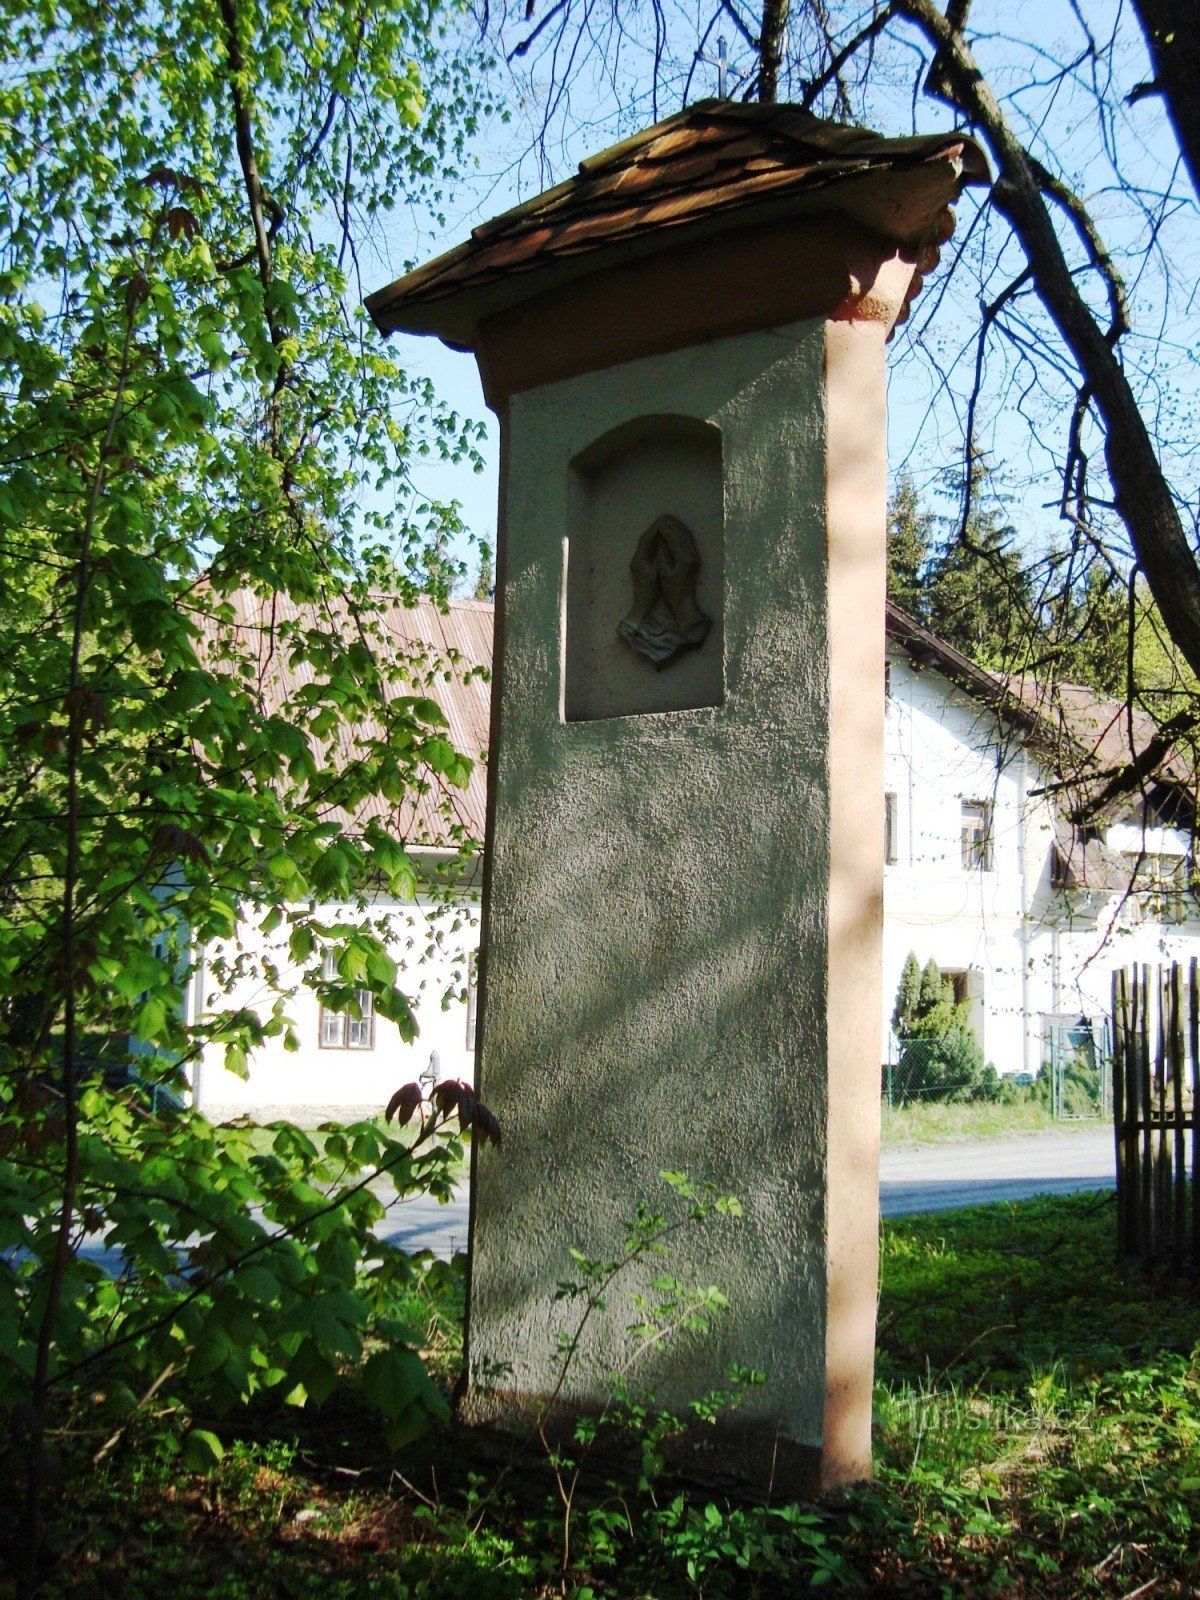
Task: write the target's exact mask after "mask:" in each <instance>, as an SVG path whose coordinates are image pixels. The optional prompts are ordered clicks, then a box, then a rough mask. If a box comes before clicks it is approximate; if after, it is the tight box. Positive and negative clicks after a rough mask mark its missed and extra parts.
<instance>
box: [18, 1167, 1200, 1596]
mask: <svg viewBox="0 0 1200 1600" xmlns="http://www.w3.org/2000/svg"><path fill="white" fill-rule="evenodd" d="M1113 1233H1114V1215H1113V1202H1112V1199H1111V1197H1109V1196H1101V1197H1096V1196H1094V1195H1084V1196H1071V1197H1068V1198H1056V1199H1046V1200H1035V1201H1029V1202H1024V1203H1022V1204H1019V1205H1005V1206H993V1207H982V1208H979V1209H977V1210H973V1211H967V1212H960V1213H956V1214H952V1215H945V1216H940V1217H939V1216H933V1217H914V1218H908V1219H905V1220H903V1221H899V1222H894V1223H891V1224H889V1225H888V1226H887V1227H886V1228H885V1231H884V1235H883V1248H882V1267H883V1288H882V1296H881V1301H880V1316H879V1361H878V1387H877V1394H876V1460H877V1473H878V1476H877V1481H876V1483H875V1485H874V1486H872V1487H871V1488H870V1489H866V1490H861V1491H858V1492H856V1493H854V1494H853V1495H851V1496H849V1497H847V1499H846V1500H845V1501H844V1502H843V1503H840V1504H839V1505H838V1506H836V1507H822V1508H817V1507H812V1506H797V1507H779V1508H774V1509H764V1508H762V1507H756V1506H753V1505H734V1504H729V1503H726V1502H724V1501H721V1500H717V1499H709V1498H705V1497H703V1496H701V1497H699V1498H697V1499H695V1500H692V1501H689V1500H687V1499H685V1498H684V1497H683V1496H682V1495H681V1494H679V1492H678V1490H677V1487H676V1486H673V1485H670V1484H669V1483H668V1482H667V1481H666V1480H665V1479H664V1478H659V1479H657V1480H655V1482H654V1483H653V1484H652V1485H651V1486H650V1487H649V1488H642V1489H641V1490H640V1491H639V1490H638V1489H637V1488H636V1487H635V1486H633V1485H632V1484H629V1483H626V1484H624V1485H617V1484H613V1485H611V1486H604V1485H601V1487H600V1488H599V1489H598V1490H597V1491H596V1492H593V1493H591V1494H590V1495H588V1496H586V1497H584V1496H580V1498H579V1500H578V1502H577V1503H576V1504H575V1505H574V1506H573V1508H572V1517H571V1524H570V1544H569V1548H568V1549H567V1550H566V1551H564V1538H563V1534H564V1515H563V1505H562V1502H561V1499H560V1498H559V1497H558V1496H557V1495H556V1493H555V1488H554V1483H553V1479H552V1476H551V1475H550V1473H549V1472H548V1471H547V1470H545V1469H544V1468H543V1469H541V1470H540V1471H539V1470H537V1469H536V1468H535V1469H530V1468H527V1469H526V1470H524V1471H523V1472H522V1473H520V1474H510V1475H509V1476H508V1477H507V1478H504V1477H502V1475H500V1474H499V1473H498V1469H497V1466H496V1464H495V1462H494V1461H489V1462H487V1463H485V1462H484V1460H483V1459H482V1458H478V1459H474V1460H473V1459H472V1458H471V1456H470V1454H469V1449H470V1447H469V1443H468V1442H466V1441H463V1440H459V1441H457V1442H456V1443H455V1444H454V1446H453V1448H450V1449H448V1448H447V1447H446V1446H445V1445H444V1444H443V1445H442V1446H441V1447H440V1448H439V1449H438V1450H435V1452H434V1454H433V1455H432V1456H431V1455H430V1454H429V1452H428V1449H426V1450H424V1451H416V1452H413V1453H411V1454H409V1455H408V1456H401V1457H393V1456H389V1455H388V1454H387V1453H386V1452H384V1451H383V1450H382V1448H381V1447H380V1445H379V1441H378V1434H377V1431H376V1429H375V1428H374V1426H373V1424H372V1423H371V1422H370V1421H369V1419H365V1418H363V1417H362V1416H360V1415H358V1414H355V1413H353V1412H350V1411H347V1410H346V1409H344V1408H342V1407H340V1406H339V1403H338V1402H337V1400H336V1399H335V1400H333V1401H331V1402H329V1403H328V1404H327V1406H326V1407H325V1408H324V1409H323V1411H322V1412H321V1413H319V1414H317V1415H316V1416H313V1417H311V1418H309V1419H307V1421H305V1420H304V1419H303V1418H302V1419H301V1421H302V1423H303V1426H302V1427H300V1429H299V1430H297V1429H296V1426H295V1416H294V1414H287V1415H285V1414H282V1413H280V1414H274V1415H272V1414H267V1413H262V1414H258V1415H252V1416H237V1417H233V1418H225V1419H223V1420H218V1421H216V1423H215V1426H216V1427H217V1428H218V1429H219V1430H220V1431H221V1432H222V1433H223V1435H224V1437H225V1440H226V1444H227V1451H226V1455H225V1458H224V1460H223V1462H222V1463H221V1464H220V1466H219V1468H218V1469H217V1470H216V1471H215V1472H214V1473H212V1474H211V1475H209V1476H206V1477H204V1476H191V1475H187V1474H183V1473H181V1472H179V1471H178V1469H177V1467H176V1465H175V1464H174V1458H173V1457H172V1456H171V1455H170V1454H169V1452H168V1448H167V1446H166V1445H164V1443H163V1442H162V1438H163V1437H165V1436H164V1435H159V1436H157V1442H156V1437H155V1436H147V1437H145V1438H143V1439H142V1440H140V1441H138V1442H136V1443H132V1444H129V1445H127V1446H125V1447H123V1448H122V1449H120V1450H117V1451H114V1452H113V1453H112V1454H111V1455H109V1456H108V1457H107V1459H106V1460H105V1462H104V1463H103V1465H102V1466H101V1467H99V1468H98V1469H92V1468H89V1467H88V1466H87V1465H86V1459H87V1458H86V1454H85V1453H84V1451H83V1450H82V1447H81V1444H80V1442H79V1441H69V1440H68V1441H65V1442H64V1453H63V1472H64V1476H63V1478H62V1484H61V1490H60V1496H59V1502H58V1504H57V1506H56V1507H55V1515H56V1518H57V1525H58V1529H59V1531H58V1534H57V1539H56V1561H55V1565H54V1566H53V1568H52V1569H51V1570H50V1572H49V1573H48V1583H47V1587H46V1593H47V1595H50V1596H53V1597H54V1600H59V1597H62V1600H66V1597H68V1596H70V1597H72V1600H92V1597H96V1600H99V1597H101V1596H104V1597H106V1600H107V1597H109V1596H112V1595H114V1594H119V1595H121V1596H122V1597H123V1600H124V1597H128V1600H143V1597H145V1600H150V1597H151V1596H153V1597H154V1600H160V1597H161V1596H162V1595H163V1594H164V1593H165V1594H169V1595H170V1596H171V1597H172V1600H201V1597H203V1600H209V1597H218V1600H268V1597H272V1600H273V1597H278V1596H282V1597H288V1596H293V1597H306V1596H311V1597H314V1600H316V1597H320V1600H351V1597H353V1600H450V1597H452V1596H453V1597H455V1600H457V1597H459V1596H461V1595H463V1594H469V1595H470V1596H471V1597H472V1600H524V1597H535V1596H536V1597H548V1596H552V1595H574V1596H576V1597H578V1600H589V1597H592V1600H596V1597H601V1596H603V1597H612V1600H626V1597H627V1600H635V1597H639V1600H676V1597H683V1596H697V1597H699V1596H713V1597H720V1596H726V1595H728V1596H738V1597H740V1596H747V1597H749V1596H759V1597H763V1600H769V1597H779V1600H783V1597H784V1596H787V1597H791V1596H794V1595H800V1594H805V1593H808V1592H810V1590H814V1589H820V1588H825V1589H826V1591H827V1592H829V1593H835V1594H839V1595H841V1594H851V1595H855V1594H861V1595H866V1596H870V1597H877V1600H885V1597H886V1600H892V1597H895V1600H905V1597H922V1600H923V1597H926V1596H928V1597H930V1600H932V1597H934V1596H938V1597H940V1596H946V1595H962V1596H984V1595H989V1596H1013V1597H1026V1596H1028V1597H1034V1596H1037V1597H1042V1600H1076V1597H1086V1596H1092V1595H1097V1596H1099V1595H1104V1596H1114V1597H1116V1596H1121V1597H1132V1596H1133V1595H1137V1596H1139V1597H1141V1596H1145V1597H1146V1600H1150V1597H1154V1600H1161V1597H1164V1596H1184V1595H1189V1596H1194V1595H1196V1594H1197V1593H1200V1589H1198V1588H1197V1574H1200V1360H1198V1351H1197V1337H1198V1334H1200V1314H1198V1302H1197V1293H1196V1288H1195V1284H1194V1282H1189V1281H1187V1280H1183V1279H1177V1280H1171V1279H1169V1278H1167V1277H1165V1276H1162V1275H1159V1274H1155V1273H1151V1274H1145V1273H1143V1272H1142V1271H1140V1270H1137V1269H1134V1268H1131V1267H1126V1266H1123V1265H1119V1264H1117V1263H1115V1262H1114V1259H1113V1251H1112V1242H1113ZM420 1310H421V1308H409V1310H408V1314H409V1317H410V1319H411V1317H412V1316H413V1315H416V1314H417V1313H418V1311H420ZM423 1314H425V1315H427V1316H429V1318H430V1335H429V1337H430V1340H431V1344H432V1346H433V1348H434V1350H435V1359H436V1361H437V1362H438V1363H440V1366H441V1370H442V1371H443V1373H444V1375H445V1376H446V1377H447V1379H449V1378H450V1377H451V1376H452V1375H453V1372H454V1369H455V1365H456V1361H457V1359H458V1349H459V1346H458V1342H457V1335H456V1329H455V1326H454V1321H455V1314H456V1308H455V1306H454V1305H453V1304H452V1303H447V1304H443V1305H442V1306H441V1307H439V1308H435V1307H432V1306H427V1307H425V1308H424V1312H423ZM728 1314H735V1312H730V1313H728ZM289 1417H290V1419H291V1422H290V1426H289V1425H288V1423H289ZM89 1448H93V1446H91V1445H89ZM14 1498H15V1497H13V1496H9V1497H7V1499H8V1502H9V1504H10V1505H11V1504H12V1503H13V1500H14ZM7 1531H8V1532H9V1533H10V1534H11V1533H12V1531H13V1529H12V1527H11V1525H10V1527H9V1528H8V1530H7Z"/></svg>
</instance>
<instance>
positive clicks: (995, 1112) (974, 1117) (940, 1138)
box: [883, 1099, 1109, 1147]
mask: <svg viewBox="0 0 1200 1600" xmlns="http://www.w3.org/2000/svg"><path fill="white" fill-rule="evenodd" d="M1107 1126H1109V1124H1108V1123H1107V1121H1106V1120H1103V1119H1100V1118H1094V1119H1091V1120H1088V1121H1086V1122H1077V1121H1071V1120H1067V1119H1063V1120H1062V1121H1055V1120H1054V1118H1053V1117H1051V1115H1050V1113H1049V1111H1048V1110H1047V1109H1046V1107H1045V1106H1043V1105H1042V1104H1041V1103H1040V1102H1038V1101H1036V1100H1031V1099H1028V1100H1022V1101H1019V1102H1017V1103H1016V1104H1014V1105H1004V1104H1002V1103H1001V1104H994V1105H993V1104H988V1103H987V1102H978V1103H976V1102H970V1101H968V1102H966V1103H965V1104H962V1105H956V1104H954V1103H953V1102H946V1101H941V1102H937V1101H934V1102H931V1103H929V1104H927V1105H921V1104H909V1105H903V1106H889V1105H887V1104H886V1102H885V1104H884V1107H883V1143H884V1145H885V1147H886V1146H889V1145H898V1144H950V1143H953V1142H954V1141H956V1140H964V1141H965V1140H973V1139H1001V1138H1004V1137H1006V1136H1011V1135H1013V1134H1030V1133H1049V1132H1050V1131H1051V1130H1054V1131H1056V1132H1064V1131H1066V1130H1067V1129H1071V1128H1103V1127H1107Z"/></svg>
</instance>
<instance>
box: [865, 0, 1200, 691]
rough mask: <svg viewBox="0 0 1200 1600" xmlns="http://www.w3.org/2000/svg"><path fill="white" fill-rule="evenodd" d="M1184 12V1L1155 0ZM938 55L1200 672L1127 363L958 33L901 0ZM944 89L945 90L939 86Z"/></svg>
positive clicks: (1182, 564)
mask: <svg viewBox="0 0 1200 1600" xmlns="http://www.w3.org/2000/svg"><path fill="white" fill-rule="evenodd" d="M1152 3H1153V4H1156V5H1161V6H1162V8H1163V9H1164V10H1166V9H1173V10H1176V11H1179V12H1180V13H1182V11H1183V10H1184V8H1185V0H1152ZM896 8H897V11H898V12H899V13H900V14H901V15H902V16H905V17H908V18H909V20H910V21H912V22H913V23H915V24H916V26H917V27H918V28H919V29H920V30H921V32H922V33H923V34H924V35H925V37H926V38H927V39H928V40H929V42H930V43H931V44H932V45H933V47H934V49H935V50H936V51H937V52H938V55H939V63H938V64H939V67H940V72H941V76H942V81H944V82H945V83H946V84H947V85H948V87H949V89H950V90H951V93H952V97H953V101H954V103H955V104H956V105H957V106H958V107H959V108H960V109H961V110H962V111H963V112H964V113H965V115H966V116H967V118H968V119H969V121H970V122H971V123H972V124H973V125H974V126H975V127H977V128H979V129H981V130H982V132H983V134H984V136H985V137H986V139H987V142H988V144H989V146H990V148H991V151H992V155H993V157H994V159H995V161H996V165H997V167H998V168H999V177H998V179H997V181H996V184H995V187H994V188H993V191H992V203H993V205H994V206H995V207H996V209H997V211H999V212H1000V213H1001V214H1002V215H1003V216H1004V217H1006V218H1007V219H1008V221H1009V223H1010V225H1011V226H1012V229H1013V232H1014V233H1015V234H1016V236H1017V238H1018V240H1019V241H1020V244H1021V247H1022V249H1023V250H1024V252H1025V259H1026V261H1027V262H1028V263H1029V267H1030V269H1031V272H1032V274H1033V282H1034V285H1035V287H1036V289H1037V292H1038V295H1039V297H1040V299H1041V301H1042V304H1043V305H1044V306H1045V308H1046V310H1047V311H1048V312H1049V313H1050V316H1051V317H1052V318H1053V319H1054V322H1055V324H1056V326H1057V327H1058V330H1059V332H1060V333H1061V334H1062V336H1063V340H1064V342H1065V343H1066V345H1067V348H1068V349H1069V350H1070V351H1071V354H1072V356H1073V357H1074V358H1075V361H1076V363H1077V364H1078V367H1079V370H1080V372H1081V374H1082V375H1083V380H1084V382H1085V384H1086V385H1087V387H1088V389H1089V390H1090V392H1091V398H1092V403H1093V404H1094V406H1095V408H1096V412H1097V414H1098V415H1099V418H1100V420H1101V423H1102V424H1103V428H1104V436H1105V453H1106V457H1107V461H1108V471H1109V477H1110V479H1111V482H1112V487H1113V495H1114V498H1115V501H1116V506H1117V510H1118V512H1119V513H1120V516H1121V520H1122V521H1123V522H1124V524H1125V527H1126V530H1127V531H1128V534H1129V539H1130V543H1131V545H1132V547H1133V552H1134V557H1135V559H1136V561H1137V563H1138V565H1139V566H1140V568H1141V570H1142V571H1143V572H1144V573H1145V575H1146V581H1147V583H1148V584H1149V587H1150V592H1151V594H1153V596H1154V598H1155V600H1156V602H1157V603H1158V608H1159V611H1160V612H1161V614H1162V618H1163V621H1164V623H1165V624H1166V627H1167V631H1168V633H1169V634H1170V635H1171V638H1172V639H1173V640H1174V641H1175V643H1176V644H1177V645H1178V647H1179V649H1180V650H1181V651H1182V653H1183V655H1184V657H1185V658H1186V660H1187V662H1188V665H1189V666H1190V667H1191V669H1192V671H1193V672H1195V673H1196V674H1197V675H1200V568H1197V565H1196V557H1195V553H1194V552H1193V549H1192V545H1191V541H1190V539H1189V538H1188V535H1187V533H1186V531H1185V529H1184V526H1183V520H1182V518H1181V517H1180V514H1179V508H1178V506H1177V505H1176V503H1175V498H1174V496H1173V494H1172V493H1171V486H1170V484H1169V483H1168V482H1167V479H1166V476H1165V474H1164V473H1163V470H1162V465H1161V463H1160V461H1159V459H1158V454H1157V452H1156V450H1155V448H1154V441H1153V440H1152V438H1151V437H1150V431H1149V428H1148V427H1147V425H1146V419H1145V417H1144V416H1143V415H1142V412H1141V409H1140V407H1139V406H1138V402H1137V399H1136V397H1135V395H1134V393H1133V390H1132V389H1131V388H1130V386H1129V380H1128V379H1127V378H1126V376H1125V371H1124V368H1123V367H1122V365H1121V362H1120V360H1119V359H1118V357H1117V353H1116V350H1115V349H1114V347H1113V344H1112V343H1111V342H1110V340H1109V338H1108V337H1107V336H1106V334H1105V331H1104V330H1103V329H1102V328H1101V327H1100V325H1099V324H1098V322H1097V321H1096V318H1095V317H1094V316H1093V314H1092V312H1091V310H1090V309H1089V307H1088V305H1087V302H1086V301H1085V300H1084V298H1083V296H1082V295H1081V294H1080V292H1079V289H1078V287H1077V285H1076V281H1075V277H1074V275H1073V273H1072V271H1071V268H1070V265H1069V264H1068V262H1067V259H1066V256H1065V255H1064V253H1063V248H1062V245H1061V243H1060V241H1059V238H1058V234H1057V232H1056V230H1055V227H1054V222H1053V220H1052V218H1051V215H1050V211H1049V207H1048V205H1047V201H1046V198H1045V196H1044V195H1043V193H1042V191H1041V188H1040V187H1039V184H1038V181H1037V178H1036V177H1035V174H1034V169H1033V165H1032V163H1031V162H1030V159H1029V157H1028V156H1027V155H1026V153H1025V151H1024V149H1023V148H1022V146H1021V144H1020V142H1019V140H1018V139H1017V137H1016V135H1015V133H1014V132H1013V130H1012V128H1011V127H1010V126H1009V124H1008V121H1007V119H1006V117H1005V115H1004V112H1003V111H1002V109H1001V107H1000V104H999V101H998V100H997V99H996V96H995V94H994V93H993V91H992V89H991V87H990V86H989V84H988V83H987V80H986V79H985V78H984V76H983V73H982V72H981V71H980V69H979V67H978V65H977V64H976V62H975V59H974V57H973V56H972V54H971V52H970V50H969V49H968V48H967V45H966V43H965V41H964V39H963V37H962V35H961V34H960V33H959V32H957V30H955V29H954V28H953V27H952V25H951V24H950V23H949V22H948V21H947V19H946V17H945V16H943V14H942V12H941V11H940V10H939V9H938V7H937V6H936V5H934V4H933V0H897V7H896ZM939 92H940V90H939Z"/></svg>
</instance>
